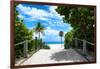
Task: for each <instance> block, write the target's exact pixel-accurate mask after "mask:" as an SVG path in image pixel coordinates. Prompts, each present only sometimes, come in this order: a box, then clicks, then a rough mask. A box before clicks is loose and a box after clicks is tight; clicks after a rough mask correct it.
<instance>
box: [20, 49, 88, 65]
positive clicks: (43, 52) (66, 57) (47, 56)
mask: <svg viewBox="0 0 100 69" xmlns="http://www.w3.org/2000/svg"><path fill="white" fill-rule="evenodd" d="M81 61H87V60H86V59H85V58H84V57H82V56H81V55H80V54H78V53H77V52H76V51H75V50H73V49H40V50H39V51H38V52H36V53H35V54H33V55H32V56H31V57H30V58H29V59H27V60H26V61H25V62H23V63H22V64H21V65H32V64H50V63H64V62H67V63H69V62H81Z"/></svg>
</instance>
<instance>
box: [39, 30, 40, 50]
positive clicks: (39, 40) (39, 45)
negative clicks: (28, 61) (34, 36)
mask: <svg viewBox="0 0 100 69" xmlns="http://www.w3.org/2000/svg"><path fill="white" fill-rule="evenodd" d="M39 49H40V32H39Z"/></svg>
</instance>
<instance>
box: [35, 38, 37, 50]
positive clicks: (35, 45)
mask: <svg viewBox="0 0 100 69" xmlns="http://www.w3.org/2000/svg"><path fill="white" fill-rule="evenodd" d="M35 50H37V37H35Z"/></svg>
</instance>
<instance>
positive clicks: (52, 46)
mask: <svg viewBox="0 0 100 69" xmlns="http://www.w3.org/2000/svg"><path fill="white" fill-rule="evenodd" d="M47 45H48V46H49V47H50V49H64V44H62V46H61V44H47Z"/></svg>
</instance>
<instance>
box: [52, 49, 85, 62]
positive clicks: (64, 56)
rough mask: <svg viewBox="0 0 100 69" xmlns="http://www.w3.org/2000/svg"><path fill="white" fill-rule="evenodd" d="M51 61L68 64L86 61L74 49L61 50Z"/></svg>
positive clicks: (53, 55)
mask: <svg viewBox="0 0 100 69" xmlns="http://www.w3.org/2000/svg"><path fill="white" fill-rule="evenodd" d="M51 60H55V61H67V62H75V61H76V62H78V61H86V60H85V59H84V58H83V57H82V56H81V55H79V54H78V53H77V52H76V51H74V50H72V49H68V50H61V51H59V52H56V53H53V54H52V56H51Z"/></svg>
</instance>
